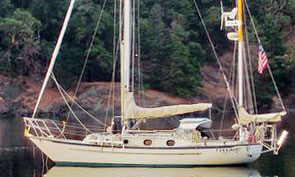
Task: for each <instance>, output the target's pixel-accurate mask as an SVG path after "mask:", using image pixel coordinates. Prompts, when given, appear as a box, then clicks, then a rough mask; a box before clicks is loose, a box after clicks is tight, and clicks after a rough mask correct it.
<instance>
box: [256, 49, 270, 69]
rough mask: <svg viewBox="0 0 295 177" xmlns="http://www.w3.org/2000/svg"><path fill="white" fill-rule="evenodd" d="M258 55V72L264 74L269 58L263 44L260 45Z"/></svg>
mask: <svg viewBox="0 0 295 177" xmlns="http://www.w3.org/2000/svg"><path fill="white" fill-rule="evenodd" d="M258 57H259V58H258V72H259V73H260V74H262V73H263V72H264V70H265V69H266V68H267V66H268V58H267V55H266V53H265V52H264V50H263V47H262V46H261V45H260V46H259V53H258Z"/></svg>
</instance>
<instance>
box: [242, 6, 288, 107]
mask: <svg viewBox="0 0 295 177" xmlns="http://www.w3.org/2000/svg"><path fill="white" fill-rule="evenodd" d="M244 4H245V6H246V9H247V12H248V14H249V17H250V20H251V23H252V26H253V29H254V32H255V36H256V39H257V41H258V43H259V45H261V44H262V43H261V40H260V37H259V35H258V32H257V29H256V26H255V23H254V20H253V17H252V14H251V11H250V9H249V6H248V3H247V0H244ZM267 69H268V72H269V75H270V77H271V80H272V82H273V84H274V87H275V90H276V93H277V96H278V98H279V101H280V104H281V106H282V108H283V110H284V111H285V112H287V110H286V107H285V105H284V102H283V99H282V97H281V95H280V92H279V88H278V86H277V84H276V81H275V79H274V77H273V74H272V71H271V68H270V66H269V65H267Z"/></svg>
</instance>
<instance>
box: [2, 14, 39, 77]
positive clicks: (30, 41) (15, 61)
mask: <svg viewBox="0 0 295 177" xmlns="http://www.w3.org/2000/svg"><path fill="white" fill-rule="evenodd" d="M39 27H40V22H39V21H38V20H37V19H36V18H34V17H33V16H32V14H31V13H30V12H28V11H23V10H20V9H16V10H15V11H14V12H13V14H12V15H10V16H8V17H5V18H0V32H1V33H2V35H3V36H5V37H4V38H2V40H1V45H2V46H3V49H4V51H1V56H0V62H1V70H2V71H4V72H7V73H10V74H12V75H19V74H25V75H26V74H27V73H29V72H31V71H29V70H32V71H34V69H35V63H34V59H36V58H35V57H36V56H37V55H38V54H39V39H38V36H37V34H38V30H39ZM9 66H10V67H9Z"/></svg>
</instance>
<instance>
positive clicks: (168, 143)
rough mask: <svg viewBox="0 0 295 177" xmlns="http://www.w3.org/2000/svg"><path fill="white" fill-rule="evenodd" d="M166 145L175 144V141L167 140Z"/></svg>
mask: <svg viewBox="0 0 295 177" xmlns="http://www.w3.org/2000/svg"><path fill="white" fill-rule="evenodd" d="M166 144H167V146H174V145H175V141H174V140H168V141H167V142H166Z"/></svg>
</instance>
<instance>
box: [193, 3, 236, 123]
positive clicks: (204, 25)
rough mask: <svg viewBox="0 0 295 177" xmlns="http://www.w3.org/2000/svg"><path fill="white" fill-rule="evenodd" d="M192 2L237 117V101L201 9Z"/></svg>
mask: <svg viewBox="0 0 295 177" xmlns="http://www.w3.org/2000/svg"><path fill="white" fill-rule="evenodd" d="M193 2H194V5H195V7H196V10H197V12H198V15H199V18H200V20H201V23H202V25H203V28H204V31H205V33H206V35H207V38H208V40H209V43H210V45H211V48H212V50H213V53H214V56H215V58H216V60H217V63H218V65H219V70H220V71H221V73H222V75H223V79H224V82H225V84H226V88H227V90H228V92H229V95H230V98H231V102H232V105H233V109H234V112H235V115H236V117H238V112H237V109H236V106H235V105H236V103H237V101H236V99H235V96H234V95H233V93H232V91H231V89H230V85H229V82H228V80H227V77H226V75H225V71H224V69H223V66H222V64H221V62H220V60H219V57H218V55H217V52H216V50H215V47H214V44H213V41H212V39H211V37H210V34H209V32H208V29H207V27H206V24H205V22H204V19H203V17H202V14H201V11H200V9H199V7H198V4H197V2H196V0H193Z"/></svg>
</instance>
